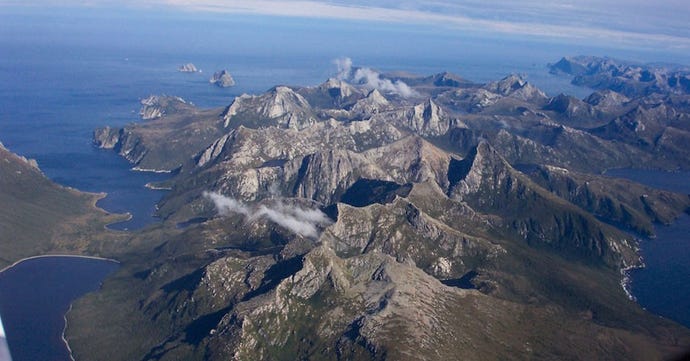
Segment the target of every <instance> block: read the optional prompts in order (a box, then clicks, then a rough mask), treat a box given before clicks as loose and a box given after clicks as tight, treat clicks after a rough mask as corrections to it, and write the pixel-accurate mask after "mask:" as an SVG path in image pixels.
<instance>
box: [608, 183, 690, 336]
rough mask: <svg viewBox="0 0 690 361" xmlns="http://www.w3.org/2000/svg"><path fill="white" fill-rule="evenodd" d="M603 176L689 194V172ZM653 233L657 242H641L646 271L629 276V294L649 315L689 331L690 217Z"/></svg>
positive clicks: (637, 270)
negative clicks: (630, 293)
mask: <svg viewBox="0 0 690 361" xmlns="http://www.w3.org/2000/svg"><path fill="white" fill-rule="evenodd" d="M606 175H609V176H612V177H619V178H626V179H630V180H632V181H635V182H638V183H642V184H646V185H649V186H652V187H655V188H659V189H665V190H670V191H674V192H678V193H683V194H690V172H675V173H669V172H662V171H650V170H639V169H615V170H609V171H607V172H606ZM655 231H656V238H654V239H642V242H641V248H642V257H643V258H644V263H645V268H642V269H635V270H632V271H631V272H630V278H631V280H632V282H631V284H630V286H631V287H630V288H631V291H632V294H633V295H634V296H635V298H637V302H639V304H640V305H642V307H644V308H646V309H647V310H648V311H651V312H654V313H656V314H658V315H662V316H664V317H667V318H670V319H672V320H675V321H677V322H680V323H682V324H683V325H685V326H687V327H690V284H689V282H688V281H690V215H688V214H683V215H682V216H680V217H679V218H678V219H677V220H676V221H675V222H674V223H673V224H672V225H671V226H663V225H658V226H657V227H656V230H655Z"/></svg>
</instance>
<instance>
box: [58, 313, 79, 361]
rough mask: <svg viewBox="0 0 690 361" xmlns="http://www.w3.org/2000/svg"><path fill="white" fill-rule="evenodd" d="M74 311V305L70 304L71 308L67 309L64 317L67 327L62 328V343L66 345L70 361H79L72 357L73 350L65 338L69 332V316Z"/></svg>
mask: <svg viewBox="0 0 690 361" xmlns="http://www.w3.org/2000/svg"><path fill="white" fill-rule="evenodd" d="M70 311H72V303H70V304H69V308H68V309H67V312H65V314H64V315H62V319H63V320H65V325H64V326H63V327H62V333H61V334H60V338H61V339H62V343H64V344H65V348H66V349H67V354H68V355H69V359H70V360H72V361H77V360H76V359H75V358H74V355H72V348H71V347H69V342H67V338H66V337H65V333H66V332H67V314H68V313H70Z"/></svg>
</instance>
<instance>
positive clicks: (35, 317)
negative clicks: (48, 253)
mask: <svg viewBox="0 0 690 361" xmlns="http://www.w3.org/2000/svg"><path fill="white" fill-rule="evenodd" d="M117 267H118V264H117V263H115V262H112V261H105V260H100V259H89V258H81V257H41V258H34V259H29V260H25V261H23V262H21V263H19V264H17V265H15V266H14V267H12V268H10V269H8V270H5V271H4V272H2V273H0V314H2V321H3V324H4V326H5V333H6V334H7V342H8V344H9V348H10V352H11V353H12V359H13V360H14V361H36V360H46V361H69V360H70V358H69V354H68V351H67V349H66V348H65V344H64V342H63V340H62V331H63V330H64V328H65V319H64V315H65V313H66V312H67V310H68V309H69V306H70V304H71V303H72V301H74V300H75V299H77V298H78V297H80V296H82V295H83V294H85V293H87V292H90V291H94V290H97V289H98V288H99V286H100V284H101V282H102V280H103V279H104V278H105V277H106V276H107V275H108V274H110V273H111V272H113V271H115V270H116V269H117Z"/></svg>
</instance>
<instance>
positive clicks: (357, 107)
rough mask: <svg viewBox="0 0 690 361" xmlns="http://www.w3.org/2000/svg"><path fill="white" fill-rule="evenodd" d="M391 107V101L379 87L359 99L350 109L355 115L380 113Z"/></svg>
mask: <svg viewBox="0 0 690 361" xmlns="http://www.w3.org/2000/svg"><path fill="white" fill-rule="evenodd" d="M389 107H390V102H389V101H388V99H386V97H385V96H383V94H381V92H379V91H378V89H374V90H372V91H370V92H369V94H367V96H366V97H365V98H362V99H360V100H358V101H357V102H356V103H355V104H354V105H353V106H352V108H351V109H350V112H351V113H352V114H353V115H359V116H365V115H373V114H377V113H380V112H381V111H384V110H386V109H388V108H389Z"/></svg>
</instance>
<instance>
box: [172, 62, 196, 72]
mask: <svg viewBox="0 0 690 361" xmlns="http://www.w3.org/2000/svg"><path fill="white" fill-rule="evenodd" d="M177 71H179V72H181V73H201V70H199V69H197V67H196V66H195V65H194V64H192V63H187V64H184V65H180V67H179V68H177Z"/></svg>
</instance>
